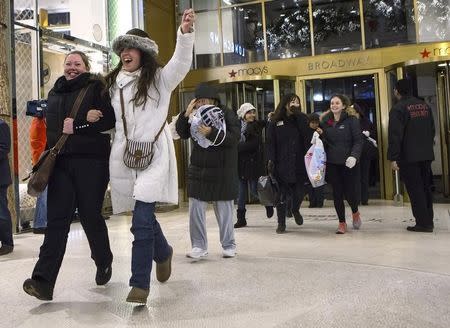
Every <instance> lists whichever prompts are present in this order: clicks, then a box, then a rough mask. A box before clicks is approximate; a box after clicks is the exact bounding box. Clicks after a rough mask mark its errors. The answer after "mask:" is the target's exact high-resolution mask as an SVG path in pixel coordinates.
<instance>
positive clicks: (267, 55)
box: [261, 1, 269, 61]
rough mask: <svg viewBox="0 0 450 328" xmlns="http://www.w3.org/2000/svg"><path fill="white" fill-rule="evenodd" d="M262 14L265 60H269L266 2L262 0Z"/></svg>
mask: <svg viewBox="0 0 450 328" xmlns="http://www.w3.org/2000/svg"><path fill="white" fill-rule="evenodd" d="M261 7H262V9H261V15H262V24H263V33H264V60H265V61H268V60H269V54H268V51H267V33H266V32H267V26H266V23H267V21H266V2H265V1H262V2H261Z"/></svg>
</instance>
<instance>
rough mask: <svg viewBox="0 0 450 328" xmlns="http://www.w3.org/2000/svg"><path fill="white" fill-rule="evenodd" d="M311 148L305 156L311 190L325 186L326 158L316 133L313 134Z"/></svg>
mask: <svg viewBox="0 0 450 328" xmlns="http://www.w3.org/2000/svg"><path fill="white" fill-rule="evenodd" d="M311 143H312V146H311V147H310V148H309V149H308V152H307V153H306V155H305V167H306V173H307V174H308V178H309V181H311V185H312V186H313V188H317V187H320V186H323V185H324V184H325V168H326V162H327V157H326V154H325V149H324V148H323V142H322V140H320V136H319V134H318V133H317V132H314V134H313V137H312V139H311Z"/></svg>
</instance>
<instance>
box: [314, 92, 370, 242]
mask: <svg viewBox="0 0 450 328" xmlns="http://www.w3.org/2000/svg"><path fill="white" fill-rule="evenodd" d="M317 132H318V133H319V134H320V135H321V137H322V139H323V141H324V146H325V153H326V156H327V172H326V181H327V182H328V183H331V186H332V188H333V200H334V208H335V209H336V213H337V215H338V219H339V226H338V229H337V231H336V233H337V234H344V233H346V232H347V223H346V220H345V204H344V197H345V199H347V202H348V203H349V205H350V207H351V209H352V218H353V228H354V229H356V230H357V229H359V228H360V227H361V217H360V213H359V210H358V204H359V197H360V188H359V185H360V183H361V182H360V171H359V170H360V168H359V162H358V161H359V157H360V156H361V150H362V143H363V139H362V134H361V130H360V127H359V120H358V117H357V113H356V111H355V110H354V109H353V108H352V107H350V101H349V99H348V98H347V97H346V96H344V95H334V96H333V97H331V100H330V109H329V110H328V111H327V112H325V113H324V114H322V117H321V123H320V128H318V129H317Z"/></svg>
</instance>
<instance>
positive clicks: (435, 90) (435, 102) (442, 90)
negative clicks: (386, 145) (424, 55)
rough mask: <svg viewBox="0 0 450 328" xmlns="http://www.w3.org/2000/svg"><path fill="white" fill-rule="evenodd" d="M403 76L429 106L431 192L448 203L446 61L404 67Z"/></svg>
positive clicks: (449, 78)
mask: <svg viewBox="0 0 450 328" xmlns="http://www.w3.org/2000/svg"><path fill="white" fill-rule="evenodd" d="M405 76H406V77H407V78H409V79H411V80H412V81H413V95H414V96H416V97H418V98H420V99H423V100H424V101H425V102H426V103H427V104H428V105H429V106H430V108H431V109H432V111H433V118H434V123H435V127H436V135H435V139H434V155H435V160H434V162H433V163H432V165H431V169H432V173H433V184H432V189H433V194H434V195H433V196H434V201H435V202H437V203H450V181H449V167H450V162H449V152H450V143H449V141H450V83H449V82H450V62H449V61H446V62H437V63H425V64H419V65H413V66H407V67H406V68H405Z"/></svg>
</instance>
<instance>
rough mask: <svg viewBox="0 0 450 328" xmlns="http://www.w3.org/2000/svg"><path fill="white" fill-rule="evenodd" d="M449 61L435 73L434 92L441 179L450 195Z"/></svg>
mask: <svg viewBox="0 0 450 328" xmlns="http://www.w3.org/2000/svg"><path fill="white" fill-rule="evenodd" d="M449 64H450V63H449V62H446V66H445V71H444V72H440V71H438V72H437V75H436V79H437V81H436V89H437V90H436V94H437V102H438V115H439V133H440V139H441V157H442V158H441V161H442V175H443V176H442V179H443V183H444V196H445V197H448V196H449V195H450V181H449V169H450V168H449V165H450V161H449V146H450V145H449V137H450V127H449V116H450V112H449V111H450V108H449V107H448V106H450V85H449V83H450V81H449V80H450V71H449V66H448V65H449Z"/></svg>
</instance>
